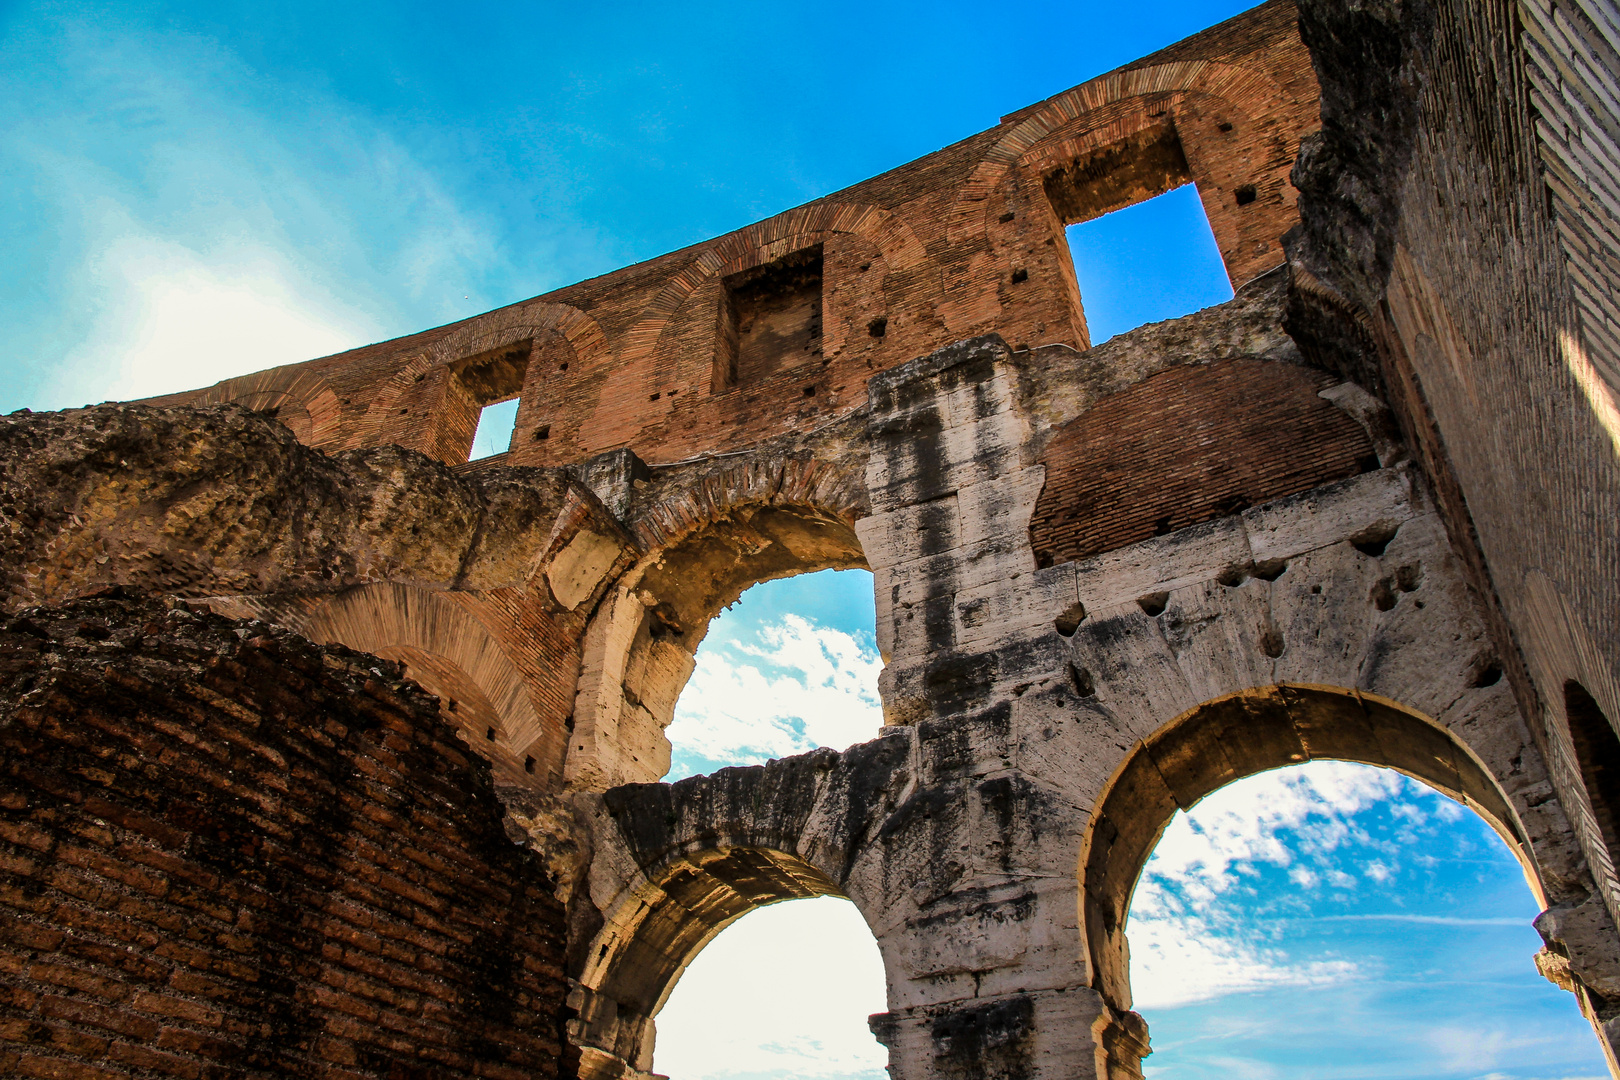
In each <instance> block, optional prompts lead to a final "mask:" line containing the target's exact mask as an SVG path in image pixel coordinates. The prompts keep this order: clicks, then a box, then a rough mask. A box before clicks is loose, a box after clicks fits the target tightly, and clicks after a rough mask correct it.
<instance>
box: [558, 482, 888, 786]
mask: <svg viewBox="0 0 1620 1080" xmlns="http://www.w3.org/2000/svg"><path fill="white" fill-rule="evenodd" d="M859 490H860V489H859V486H858V477H856V476H855V475H853V474H852V471H851V470H849V469H847V468H840V467H837V466H835V465H833V464H831V463H829V462H823V461H817V460H815V459H813V458H787V457H770V458H764V459H760V458H755V457H753V456H751V455H749V456H746V457H743V458H742V459H740V460H737V459H733V460H732V461H730V462H726V461H722V462H720V463H716V464H714V465H711V466H709V467H707V468H702V467H700V468H698V469H697V470H696V471H695V473H694V475H691V476H690V477H689V478H688V479H687V480H686V482H685V483H683V484H681V485H679V486H678V487H677V488H676V489H675V490H674V491H673V492H671V493H670V494H669V495H667V496H665V497H664V498H662V499H660V500H658V501H657V502H655V503H653V504H652V505H650V506H648V507H646V508H644V509H639V510H638V512H637V513H636V515H635V517H634V519H633V520H632V521H630V522H628V523H627V524H628V525H629V526H630V530H631V532H632V534H633V535H634V537H635V539H636V541H637V544H638V546H639V547H640V548H641V550H642V551H645V552H647V554H646V555H644V556H643V557H642V559H641V560H640V561H639V562H638V563H637V564H636V565H635V566H633V567H631V568H630V569H629V570H628V571H627V572H626V573H625V574H624V575H623V576H622V577H621V578H620V579H619V581H618V583H617V584H616V585H615V587H614V588H613V590H612V591H611V592H610V593H609V594H608V596H607V597H606V598H605V599H604V600H603V602H602V604H601V605H600V606H599V607H598V609H597V611H596V613H595V614H594V615H593V617H592V619H591V622H590V624H589V625H588V626H587V628H586V631H585V656H584V664H583V667H582V671H581V674H580V681H579V686H578V690H577V692H576V695H575V699H574V731H573V733H572V736H571V738H570V742H569V748H568V766H567V778H568V783H569V785H570V787H572V788H574V789H576V790H603V789H606V788H608V787H612V786H614V785H617V784H623V783H635V782H645V781H651V780H656V779H658V778H659V777H660V776H662V775H663V774H664V773H665V772H666V771H667V770H668V768H669V753H670V748H669V742H668V740H667V739H666V738H665V737H664V734H663V729H664V728H665V727H667V726H668V725H669V723H670V721H671V720H672V719H673V717H674V712H675V702H676V700H677V698H679V696H680V693H681V690H682V689H683V688H684V687H685V686H686V681H687V679H688V678H689V677H690V676H691V674H692V670H693V666H694V663H695V661H694V659H693V657H694V654H695V653H696V651H697V647H698V645H699V643H700V642H701V641H702V640H703V637H704V635H705V634H706V633H707V631H708V625H709V621H710V620H711V619H713V618H714V616H715V615H717V614H719V612H720V611H721V610H722V609H724V608H725V607H726V606H727V605H729V604H731V603H732V602H733V601H735V600H736V599H737V598H738V597H739V596H741V595H742V593H743V592H744V591H745V590H746V589H748V588H750V587H752V586H754V585H756V584H758V583H760V582H762V581H770V580H773V579H775V578H782V577H792V576H794V575H796V574H802V573H810V572H813V571H816V570H825V569H829V568H839V569H847V568H852V567H862V568H865V567H866V566H867V562H866V556H865V554H864V552H863V550H862V548H861V544H860V540H859V539H858V538H857V537H856V535H855V529H854V521H855V517H856V515H857V513H858V512H859V511H860V509H861V508H862V503H861V498H860V495H859Z"/></svg>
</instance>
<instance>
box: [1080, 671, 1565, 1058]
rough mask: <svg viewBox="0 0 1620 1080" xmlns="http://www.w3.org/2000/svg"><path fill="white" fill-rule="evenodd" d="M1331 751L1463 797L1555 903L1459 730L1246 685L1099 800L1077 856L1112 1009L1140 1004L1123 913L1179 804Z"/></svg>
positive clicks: (1179, 721)
mask: <svg viewBox="0 0 1620 1080" xmlns="http://www.w3.org/2000/svg"><path fill="white" fill-rule="evenodd" d="M1322 759H1327V760H1342V761H1354V762H1361V763H1363V764H1368V765H1380V766H1385V767H1388V768H1392V769H1395V770H1396V771H1398V772H1401V773H1404V774H1406V775H1408V776H1411V777H1413V778H1415V779H1418V780H1421V781H1423V782H1424V783H1425V784H1428V785H1429V786H1431V787H1433V788H1436V789H1437V790H1439V791H1440V792H1442V793H1443V794H1445V795H1448V796H1450V797H1451V798H1453V799H1456V800H1457V801H1458V802H1461V803H1464V804H1465V805H1467V806H1468V807H1470V808H1471V809H1473V810H1474V811H1475V812H1476V813H1478V814H1479V815H1480V816H1481V817H1483V818H1484V819H1485V821H1486V822H1487V823H1489V824H1490V826H1491V827H1492V828H1493V829H1494V830H1495V831H1496V832H1497V834H1498V835H1500V836H1501V837H1502V839H1503V841H1504V842H1505V843H1506V844H1507V845H1508V847H1509V849H1510V850H1511V851H1512V852H1513V853H1514V854H1515V856H1516V857H1517V858H1518V860H1519V862H1520V865H1521V866H1523V868H1524V872H1525V878H1526V880H1527V881H1528V882H1529V884H1530V889H1531V892H1532V894H1534V896H1535V897H1536V900H1537V902H1538V903H1539V904H1541V905H1542V906H1545V905H1546V897H1545V895H1544V893H1543V892H1542V889H1541V885H1540V882H1539V879H1538V877H1537V874H1536V871H1535V868H1534V863H1533V860H1532V857H1531V853H1530V845H1529V842H1528V840H1527V839H1526V836H1525V832H1524V828H1523V825H1522V823H1521V822H1520V821H1519V817H1518V815H1517V813H1516V812H1515V811H1514V809H1513V807H1512V805H1511V804H1510V803H1509V801H1508V799H1507V797H1506V796H1505V795H1504V794H1503V792H1502V790H1501V788H1500V787H1499V785H1498V784H1497V783H1496V781H1495V780H1494V779H1492V777H1491V775H1490V773H1489V771H1488V770H1487V769H1486V767H1485V766H1484V764H1482V763H1481V762H1480V760H1479V759H1478V757H1477V756H1476V755H1475V754H1474V753H1473V752H1472V751H1471V750H1470V749H1469V748H1468V747H1467V746H1466V745H1465V744H1464V743H1463V742H1462V741H1461V740H1460V739H1458V738H1457V737H1456V736H1455V735H1453V734H1452V733H1451V732H1450V731H1448V730H1447V729H1445V728H1443V727H1441V726H1440V725H1439V724H1436V723H1435V722H1434V721H1432V720H1430V719H1429V718H1427V717H1425V716H1422V715H1420V714H1419V713H1417V712H1415V711H1413V710H1410V709H1407V708H1404V707H1402V706H1401V705H1399V704H1397V703H1395V702H1393V701H1389V700H1387V699H1384V698H1380V697H1377V696H1375V695H1372V694H1367V693H1364V692H1359V691H1355V690H1347V689H1342V688H1338V687H1324V686H1307V685H1290V684H1279V685H1273V686H1268V687H1264V688H1260V689H1254V690H1244V691H1241V692H1238V693H1235V694H1230V695H1228V696H1226V697H1222V698H1217V699H1215V700H1213V701H1209V702H1205V703H1204V704H1201V705H1199V706H1197V707H1196V708H1194V709H1192V710H1190V711H1189V712H1187V713H1184V714H1183V715H1182V716H1180V717H1177V718H1176V719H1175V720H1174V721H1172V722H1171V723H1170V724H1168V725H1167V726H1165V727H1164V728H1162V729H1161V730H1160V731H1159V732H1157V733H1155V734H1154V735H1153V736H1152V737H1151V738H1149V739H1146V740H1144V741H1143V742H1141V743H1139V744H1137V746H1136V748H1135V750H1134V751H1133V752H1132V753H1131V754H1130V755H1129V756H1128V757H1127V758H1126V759H1125V761H1124V762H1123V764H1121V766H1120V767H1119V768H1118V770H1117V771H1116V772H1115V774H1114V775H1113V777H1112V778H1111V779H1110V781H1109V783H1108V785H1107V787H1106V788H1105V790H1104V793H1103V795H1102V798H1101V799H1100V800H1099V802H1098V806H1097V810H1096V812H1095V813H1094V815H1093V817H1092V821H1091V825H1090V827H1089V828H1088V830H1087V832H1086V838H1085V841H1084V844H1083V847H1082V850H1081V856H1080V879H1081V918H1082V924H1083V928H1084V936H1085V942H1086V951H1087V958H1088V959H1089V961H1090V966H1091V979H1092V986H1093V988H1094V989H1096V990H1097V991H1098V992H1099V993H1101V994H1102V995H1103V998H1104V1000H1105V1001H1107V1002H1108V1004H1109V1006H1110V1007H1111V1008H1113V1009H1114V1010H1116V1011H1117V1012H1118V1013H1121V1014H1124V1013H1127V1012H1128V1011H1129V1010H1130V1008H1131V1004H1132V1001H1131V989H1130V961H1129V945H1128V942H1127V938H1126V929H1125V927H1126V916H1127V913H1128V911H1129V908H1130V902H1131V897H1132V894H1133V893H1134V891H1135V888H1136V884H1137V882H1138V880H1139V879H1140V877H1141V874H1142V869H1143V867H1144V866H1145V865H1146V864H1147V860H1148V857H1149V856H1150V855H1151V854H1152V851H1153V849H1154V847H1155V846H1156V845H1157V843H1158V841H1159V838H1160V837H1161V836H1162V835H1163V833H1164V830H1165V828H1166V826H1168V825H1169V823H1170V821H1171V818H1172V817H1173V816H1174V814H1175V812H1176V811H1177V810H1187V809H1190V808H1191V807H1192V806H1193V805H1194V804H1196V803H1197V802H1198V801H1199V800H1201V799H1203V798H1204V797H1205V796H1206V795H1209V794H1211V793H1212V792H1214V791H1215V790H1216V789H1218V788H1221V787H1224V786H1225V785H1227V784H1229V783H1231V782H1233V781H1235V780H1239V779H1242V778H1243V777H1246V776H1252V775H1254V774H1256V773H1260V772H1264V771H1266V770H1268V769H1274V768H1278V767H1280V766H1284V765H1292V764H1298V763H1301V762H1305V761H1312V760H1322ZM1143 1049H1145V1047H1144V1048H1143ZM1114 1065H1115V1067H1116V1068H1118V1069H1120V1070H1122V1071H1121V1072H1120V1075H1135V1074H1136V1073H1134V1070H1135V1068H1136V1066H1135V1064H1134V1062H1130V1061H1121V1062H1116V1063H1114Z"/></svg>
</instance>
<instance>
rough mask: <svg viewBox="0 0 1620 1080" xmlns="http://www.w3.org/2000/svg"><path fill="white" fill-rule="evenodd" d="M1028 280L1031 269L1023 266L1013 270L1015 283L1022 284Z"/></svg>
mask: <svg viewBox="0 0 1620 1080" xmlns="http://www.w3.org/2000/svg"><path fill="white" fill-rule="evenodd" d="M1028 280H1029V271H1028V270H1025V269H1023V268H1019V269H1017V270H1014V271H1013V272H1012V283H1013V284H1014V285H1021V284H1023V283H1024V282H1026V281H1028Z"/></svg>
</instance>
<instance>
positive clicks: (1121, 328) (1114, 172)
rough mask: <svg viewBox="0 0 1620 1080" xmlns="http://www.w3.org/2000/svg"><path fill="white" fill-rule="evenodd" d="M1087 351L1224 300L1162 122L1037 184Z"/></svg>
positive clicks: (1224, 287) (1177, 149)
mask: <svg viewBox="0 0 1620 1080" xmlns="http://www.w3.org/2000/svg"><path fill="white" fill-rule="evenodd" d="M1042 184H1043V187H1044V188H1045V190H1046V197H1047V199H1048V200H1049V201H1050V202H1051V204H1052V209H1053V211H1054V212H1055V213H1056V214H1057V217H1058V220H1059V221H1061V222H1062V223H1063V224H1064V225H1065V226H1067V239H1068V244H1069V254H1070V256H1071V257H1072V258H1073V260H1074V273H1075V279H1076V283H1077V284H1078V286H1079V290H1080V297H1081V298H1082V302H1083V304H1084V308H1085V321H1086V326H1087V329H1088V330H1089V331H1090V337H1091V341H1092V343H1093V344H1099V343H1101V342H1103V341H1106V340H1107V339H1108V338H1111V337H1113V336H1114V335H1116V334H1122V333H1124V332H1126V331H1128V330H1134V329H1136V328H1137V327H1138V326H1143V325H1146V324H1147V323H1151V322H1159V321H1162V320H1164V319H1175V318H1180V317H1181V316H1183V315H1188V314H1191V313H1192V312H1194V311H1198V310H1200V309H1201V308H1206V307H1208V306H1210V305H1211V304H1220V303H1225V302H1226V301H1227V300H1230V299H1232V286H1231V282H1230V281H1229V280H1228V278H1227V274H1226V264H1225V262H1224V261H1223V260H1222V259H1221V253H1220V248H1219V246H1218V245H1217V244H1216V242H1215V234H1214V232H1213V231H1212V230H1211V229H1210V226H1209V218H1208V217H1207V216H1205V214H1204V206H1203V203H1202V202H1201V201H1200V199H1199V197H1198V189H1197V188H1196V187H1195V186H1194V185H1193V183H1192V173H1191V171H1190V170H1189V168H1188V166H1187V158H1186V155H1185V154H1184V153H1183V152H1182V147H1181V140H1180V138H1179V137H1178V136H1177V135H1176V132H1175V129H1174V128H1173V127H1171V126H1170V125H1168V124H1163V125H1160V126H1158V127H1152V128H1148V129H1146V130H1144V131H1140V132H1138V133H1136V134H1135V135H1132V136H1129V137H1128V138H1125V139H1122V140H1121V141H1119V142H1117V143H1112V144H1110V145H1108V146H1105V147H1102V148H1100V149H1097V150H1094V151H1091V152H1090V153H1089V154H1087V155H1086V156H1085V157H1083V158H1078V159H1076V160H1075V161H1072V162H1070V163H1069V164H1068V165H1065V166H1063V167H1062V168H1059V169H1055V170H1053V171H1052V172H1050V173H1048V174H1047V175H1046V176H1045V177H1044V179H1043V181H1042Z"/></svg>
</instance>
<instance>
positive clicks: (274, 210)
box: [0, 0, 1247, 412]
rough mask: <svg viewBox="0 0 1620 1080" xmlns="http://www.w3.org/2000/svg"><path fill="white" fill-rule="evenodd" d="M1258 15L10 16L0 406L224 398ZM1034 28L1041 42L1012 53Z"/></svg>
mask: <svg viewBox="0 0 1620 1080" xmlns="http://www.w3.org/2000/svg"><path fill="white" fill-rule="evenodd" d="M1245 6H1247V5H1245V4H1243V3H1240V2H1213V0H1204V2H1191V0H1186V2H1175V3H1164V4H1159V5H1155V7H1154V10H1153V17H1152V18H1143V17H1142V12H1141V10H1140V9H1137V8H1130V7H1128V6H1121V5H1117V4H1098V3H1072V2H1070V3H1061V4H1059V3H1049V4H1040V3H1035V4H1029V5H1026V6H1024V7H1022V8H1020V9H1019V12H1018V17H1017V18H1016V19H1009V18H1007V17H1006V16H1005V14H1004V13H996V14H987V13H986V10H985V9H983V8H982V7H979V6H976V5H969V4H960V3H957V4H952V3H937V4H930V5H927V6H921V5H915V4H903V3H883V2H872V3H860V4H855V3H831V4H820V5H814V6H812V5H787V4H783V5H747V6H744V5H734V6H727V5H673V4H663V5H652V4H634V3H626V4H615V5H584V4H568V5H563V4H553V5H544V4H526V5H516V4H501V5H495V4H477V3H473V4H459V5H443V4H412V3H391V4H379V3H364V2H362V3H355V4H347V5H332V4H318V5H317V4H313V3H307V2H304V3H300V2H297V0H293V2H288V3H278V4H274V5H270V4H245V3H231V2H229V0H227V2H223V3H208V4H203V3H200V2H176V3H168V4H165V3H148V4H141V3H123V4H100V5H98V4H81V3H72V2H66V3H27V2H24V3H11V4H6V5H0V184H3V185H4V189H5V191H6V193H7V198H5V199H4V200H0V296H4V297H5V300H4V305H5V307H4V316H5V322H6V327H7V331H8V342H7V344H8V348H7V350H6V355H5V358H4V360H0V364H3V365H4V368H3V371H4V378H3V379H0V412H3V411H10V410H12V409H15V408H20V407H29V408H35V409H41V408H58V407H65V406H74V405H80V404H84V403H86V402H92V401H100V400H103V399H107V398H127V397H134V396H140V395H146V394H155V393H161V392H165V391H170V390H178V389H185V388H188V387H192V386H198V385H206V384H209V383H213V382H215V381H217V380H219V379H221V378H225V377H229V376H230V375H234V374H240V373H242V372H246V371H252V370H258V369H261V368H264V367H267V366H272V365H274V364H278V363H286V362H290V361H295V360H299V359H307V358H309V357H311V356H315V355H321V354H325V353H328V352H333V351H337V350H340V349H343V348H348V347H352V346H355V345H360V344H365V343H368V342H371V341H377V340H383V339H386V338H390V337H395V336H398V335H401V334H406V333H411V332H413V331H416V330H419V329H422V328H424V327H427V326H432V325H437V324H440V323H443V322H447V321H450V320H453V319H457V318H462V317H465V316H468V315H473V314H476V313H478V312H481V311H485V310H488V309H490V308H492V307H496V306H499V305H501V304H506V303H511V302H513V301H517V300H522V299H525V298H527V297H529V296H533V295H536V294H539V293H541V292H545V291H547V290H550V289H554V288H557V287H559V286H562V285H565V284H568V283H570V282H572V281H576V280H579V279H581V278H585V277H589V276H592V275H595V274H600V273H605V272H607V271H609V270H612V269H615V268H616V267H619V266H622V265H625V264H628V263H632V262H635V261H638V260H641V259H645V258H648V257H651V256H653V255H657V254H660V253H662V252H664V251H668V250H672V249H674V248H678V247H682V246H684V245H686V244H690V243H693V242H696V241H698V240H702V239H705V238H707V237H710V236H713V235H717V234H719V233H723V232H726V231H728V230H730V229H734V228H737V227H739V226H742V225H745V224H747V223H748V222H750V221H754V220H757V219H759V218H762V217H766V216H769V215H771V214H774V213H777V212H780V211H782V210H784V209H787V208H789V207H792V206H795V205H797V204H799V203H802V202H805V201H807V200H810V199H813V198H817V197H819V196H821V195H824V194H827V193H828V192H831V191H835V190H837V189H839V188H841V187H845V186H847V185H849V184H851V183H854V182H856V181H858V180H861V179H864V178H866V177H868V176H871V175H874V174H876V173H879V172H882V171H884V170H886V169H889V168H893V167H895V166H897V165H900V164H902V163H904V162H906V161H908V160H911V159H912V158H915V157H917V156H920V155H922V154H926V153H928V152H930V151H932V150H935V149H938V148H939V147H941V146H944V145H947V144H949V143H951V142H954V141H956V140H958V139H961V138H963V137H965V136H967V135H970V134H972V133H974V132H976V131H979V130H982V129H984V128H986V127H990V126H992V125H994V124H995V123H996V122H997V120H998V118H999V117H1000V116H1001V115H1002V114H1004V113H1006V112H1009V111H1012V110H1013V109H1017V108H1020V107H1022V106H1024V105H1027V104H1029V103H1031V102H1033V101H1037V100H1040V99H1042V98H1044V97H1047V96H1049V95H1051V94H1053V93H1055V92H1058V91H1060V90H1063V89H1066V88H1068V87H1069V86H1072V85H1074V84H1076V83H1079V82H1081V81H1084V80H1085V79H1087V78H1089V77H1091V76H1093V75H1096V74H1099V73H1100V72H1103V71H1106V70H1108V69H1109V68H1112V67H1115V66H1117V65H1118V64H1120V63H1123V62H1125V61H1128V60H1131V59H1134V58H1136V57H1138V56H1141V55H1143V54H1145V53H1147V52H1150V51H1152V50H1153V49H1155V48H1158V47H1161V46H1163V45H1166V44H1169V43H1171V42H1173V41H1176V40H1178V39H1179V38H1181V37H1184V36H1186V35H1187V34H1190V33H1194V32H1196V31H1198V30H1200V29H1202V28H1204V27H1206V26H1208V25H1210V24H1212V23H1214V22H1217V21H1219V20H1220V19H1222V18H1226V17H1228V16H1230V15H1232V14H1236V13H1237V12H1238V11H1240V10H1242V8H1243V7H1245ZM1024 33H1035V34H1038V41H1039V45H1040V46H1041V48H1028V47H1023V48H1022V49H1021V51H1019V52H1018V60H1017V62H1008V58H1009V52H1008V50H1010V49H1015V48H1016V47H1019V43H1020V41H1021V40H1022V41H1024V42H1025V43H1026V45H1028V44H1030V39H1028V38H1021V37H1020V35H1021V34H1024ZM1052 42H1056V43H1060V44H1059V45H1058V46H1057V47H1050V46H1049V45H1048V43H1052ZM1043 50H1045V51H1043Z"/></svg>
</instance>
